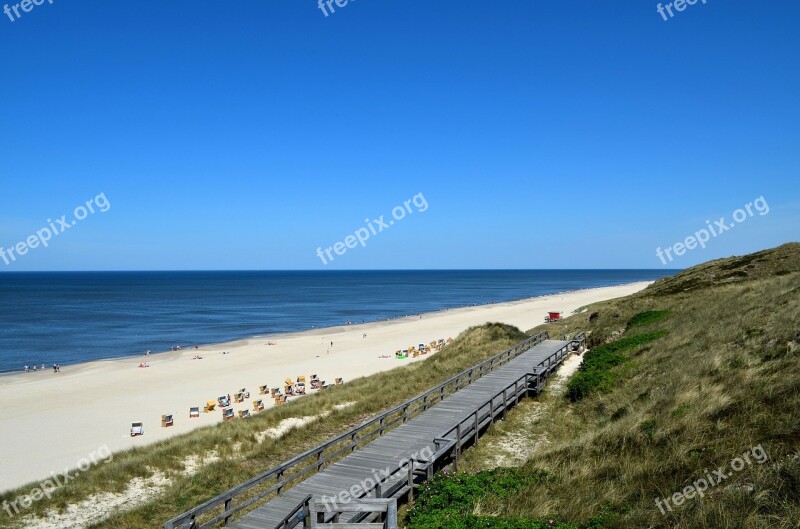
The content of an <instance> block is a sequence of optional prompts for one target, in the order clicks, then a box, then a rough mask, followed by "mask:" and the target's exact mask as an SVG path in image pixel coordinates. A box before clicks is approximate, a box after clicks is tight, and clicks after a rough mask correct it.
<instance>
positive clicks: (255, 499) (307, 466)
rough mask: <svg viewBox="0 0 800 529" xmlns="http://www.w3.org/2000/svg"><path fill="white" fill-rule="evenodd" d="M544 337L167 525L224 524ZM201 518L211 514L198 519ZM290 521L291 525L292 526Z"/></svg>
mask: <svg viewBox="0 0 800 529" xmlns="http://www.w3.org/2000/svg"><path fill="white" fill-rule="evenodd" d="M547 339H548V334H547V332H546V331H545V332H541V333H539V334H537V335H535V336H532V337H530V338H528V339H526V340H523V341H522V342H520V343H518V344H516V345H514V346H513V347H510V348H508V349H506V350H505V351H503V352H501V353H499V354H497V355H495V356H493V357H491V358H489V359H487V360H484V361H483V362H481V363H479V364H477V365H476V366H473V367H471V368H470V369H467V370H465V371H462V372H461V373H459V374H457V375H455V376H454V377H451V378H449V379H448V380H446V381H444V382H442V383H441V384H439V385H438V386H436V387H434V388H432V389H430V390H428V391H426V392H425V393H422V394H421V395H418V396H416V397H414V398H412V399H410V400H407V401H406V402H403V403H402V404H399V405H398V406H395V407H394V408H391V409H390V410H388V411H386V412H384V413H382V414H380V415H378V416H376V417H374V418H372V419H370V420H368V421H366V422H364V423H362V424H361V425H359V426H356V427H355V428H353V429H351V430H348V431H346V432H345V433H343V434H341V435H339V436H337V437H334V438H333V439H331V440H329V441H327V442H325V443H323V444H321V445H319V446H317V447H315V448H312V449H310V450H307V451H306V452H303V453H302V454H300V455H298V456H296V457H294V458H292V459H290V460H289V461H286V462H285V463H283V464H281V465H278V466H277V467H275V468H272V469H270V470H268V471H266V472H264V473H263V474H260V475H258V476H256V477H254V478H251V479H250V480H248V481H246V482H244V483H242V484H241V485H238V486H236V487H234V488H232V489H230V490H228V491H226V492H224V493H222V494H220V495H218V496H216V497H214V498H212V499H210V500H208V501H206V502H205V503H203V504H201V505H198V506H197V507H195V508H193V509H191V510H189V511H187V512H185V513H183V514H181V515H179V516H176V517H175V518H173V519H172V520H169V521H168V522H166V523H165V524H164V528H165V529H209V528H211V527H215V526H217V525H222V526H226V525H227V524H228V522H230V520H231V519H232V517H233V516H234V515H236V514H237V513H240V512H241V511H243V510H245V509H247V508H249V507H251V506H253V505H255V504H256V503H259V502H261V501H262V500H264V499H265V498H267V497H270V496H273V495H280V494H281V493H282V492H283V490H284V489H285V488H288V487H289V486H290V485H292V484H294V483H297V482H299V481H302V480H304V479H306V478H308V477H309V476H311V475H312V474H314V473H316V472H319V471H320V470H322V469H323V468H325V467H326V466H327V465H330V464H332V463H334V462H336V461H338V460H339V459H342V458H343V457H345V456H346V455H348V454H351V453H352V452H355V451H356V450H357V449H358V448H360V447H362V446H364V445H366V444H369V443H370V442H372V441H374V440H375V439H377V438H379V437H381V436H382V435H383V434H384V433H386V432H388V431H389V430H391V429H392V428H394V427H396V426H398V425H400V424H404V423H406V422H407V421H408V420H409V419H411V418H413V417H415V416H417V415H419V414H420V413H422V412H424V411H425V410H427V409H428V408H430V407H431V406H433V405H435V404H436V403H438V402H441V401H442V400H444V399H445V398H447V397H448V396H450V395H452V394H453V393H455V392H456V391H458V390H460V389H461V388H463V387H466V386H468V385H469V384H471V383H472V382H474V381H475V380H478V379H479V378H481V377H482V376H483V375H485V374H488V373H491V372H492V371H494V370H495V369H497V368H498V367H500V366H502V365H505V364H506V363H508V362H509V361H510V360H512V359H514V358H516V357H517V356H519V355H520V354H521V353H523V352H525V351H527V350H529V349H530V348H532V347H534V346H536V345H538V344H540V343H542V342H543V341H545V340H547ZM306 505H307V504H306ZM302 509H303V506H302V505H299V506H298V510H297V511H295V512H294V513H293V514H292V515H290V517H289V518H291V521H290V520H289V519H287V523H286V524H285V525H286V526H287V527H293V526H294V523H296V522H295V521H294V520H295V518H292V517H296V516H298V513H299V512H300V511H301V510H302ZM200 517H210V518H209V519H208V520H205V521H202V522H201V521H200V520H199V519H200ZM290 524H291V525H290Z"/></svg>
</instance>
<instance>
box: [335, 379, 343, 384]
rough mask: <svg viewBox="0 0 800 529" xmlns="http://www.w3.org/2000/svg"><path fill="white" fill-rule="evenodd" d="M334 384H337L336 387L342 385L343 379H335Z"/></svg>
mask: <svg viewBox="0 0 800 529" xmlns="http://www.w3.org/2000/svg"><path fill="white" fill-rule="evenodd" d="M336 384H337V385H338V384H344V379H343V378H337V379H336Z"/></svg>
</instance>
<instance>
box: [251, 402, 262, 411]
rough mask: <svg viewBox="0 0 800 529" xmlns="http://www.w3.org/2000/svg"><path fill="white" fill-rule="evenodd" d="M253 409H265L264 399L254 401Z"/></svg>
mask: <svg viewBox="0 0 800 529" xmlns="http://www.w3.org/2000/svg"><path fill="white" fill-rule="evenodd" d="M253 410H254V411H264V401H263V400H256V401H253Z"/></svg>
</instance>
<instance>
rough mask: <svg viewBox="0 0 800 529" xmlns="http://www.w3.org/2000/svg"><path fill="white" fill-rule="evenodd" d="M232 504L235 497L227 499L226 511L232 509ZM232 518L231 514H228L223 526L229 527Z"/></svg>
mask: <svg viewBox="0 0 800 529" xmlns="http://www.w3.org/2000/svg"><path fill="white" fill-rule="evenodd" d="M232 505H233V498H228V499H227V500H225V512H228V511H229V510H231V506H232ZM230 519H231V517H230V516H226V517H225V519H224V520H223V521H222V527H227V526H228V522H229V521H230Z"/></svg>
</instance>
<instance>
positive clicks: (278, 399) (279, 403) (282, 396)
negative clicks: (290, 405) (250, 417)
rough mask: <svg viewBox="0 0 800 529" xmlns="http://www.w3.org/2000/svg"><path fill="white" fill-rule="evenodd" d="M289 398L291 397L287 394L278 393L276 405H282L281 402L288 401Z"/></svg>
mask: <svg viewBox="0 0 800 529" xmlns="http://www.w3.org/2000/svg"><path fill="white" fill-rule="evenodd" d="M287 400H289V397H287V396H286V395H278V396H277V397H275V406H280V405H281V404H284V403H286V401H287Z"/></svg>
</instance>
